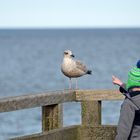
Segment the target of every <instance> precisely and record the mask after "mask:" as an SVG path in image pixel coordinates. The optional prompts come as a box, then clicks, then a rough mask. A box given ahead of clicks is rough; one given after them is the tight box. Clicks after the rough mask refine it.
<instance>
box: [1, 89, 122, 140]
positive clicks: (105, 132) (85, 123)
mask: <svg viewBox="0 0 140 140" xmlns="http://www.w3.org/2000/svg"><path fill="white" fill-rule="evenodd" d="M123 98H124V97H123V96H122V95H121V94H120V93H119V91H117V90H64V91H51V92H47V93H40V94H32V95H24V96H17V97H8V98H3V99H0V112H9V111H14V110H19V109H26V108H34V107H42V133H39V134H32V135H30V136H23V137H18V138H13V139H14V140H18V139H20V140H28V139H29V140H38V139H39V140H44V139H46V140H102V139H103V140H114V137H115V134H116V126H110V125H106V126H105V125H101V112H102V111H101V104H102V101H104V100H122V99H123ZM72 101H75V102H81V118H82V124H81V125H75V126H69V127H63V109H62V108H63V107H62V103H64V102H72Z"/></svg>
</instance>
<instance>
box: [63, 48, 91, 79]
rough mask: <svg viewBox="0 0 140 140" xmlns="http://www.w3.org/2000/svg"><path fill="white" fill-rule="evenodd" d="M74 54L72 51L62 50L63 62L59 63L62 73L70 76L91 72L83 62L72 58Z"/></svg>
mask: <svg viewBox="0 0 140 140" xmlns="http://www.w3.org/2000/svg"><path fill="white" fill-rule="evenodd" d="M73 57H74V55H73V53H72V51H70V50H66V51H64V57H63V62H62V65H61V71H62V72H63V74H64V75H65V76H67V77H69V78H70V80H71V78H77V77H81V76H83V75H86V74H91V73H92V71H91V70H88V69H87V67H86V66H85V64H83V63H82V62H80V61H78V60H74V59H73Z"/></svg>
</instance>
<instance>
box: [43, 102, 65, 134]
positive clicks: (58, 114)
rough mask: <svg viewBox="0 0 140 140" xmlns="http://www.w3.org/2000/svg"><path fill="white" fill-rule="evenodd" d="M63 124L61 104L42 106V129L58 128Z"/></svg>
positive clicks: (44, 130)
mask: <svg viewBox="0 0 140 140" xmlns="http://www.w3.org/2000/svg"><path fill="white" fill-rule="evenodd" d="M62 125H63V107H62V104H54V105H47V106H42V131H43V132H46V131H49V130H52V129H56V128H60V127H62Z"/></svg>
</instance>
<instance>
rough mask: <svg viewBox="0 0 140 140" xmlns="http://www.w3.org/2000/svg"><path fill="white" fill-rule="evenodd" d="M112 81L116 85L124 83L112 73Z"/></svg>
mask: <svg viewBox="0 0 140 140" xmlns="http://www.w3.org/2000/svg"><path fill="white" fill-rule="evenodd" d="M112 83H113V84H114V85H118V86H122V85H123V82H122V81H121V80H120V79H119V78H117V77H116V76H114V75H112Z"/></svg>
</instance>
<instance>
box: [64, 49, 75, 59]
mask: <svg viewBox="0 0 140 140" xmlns="http://www.w3.org/2000/svg"><path fill="white" fill-rule="evenodd" d="M64 57H69V58H71V57H74V55H73V53H72V51H70V50H66V51H64Z"/></svg>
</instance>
